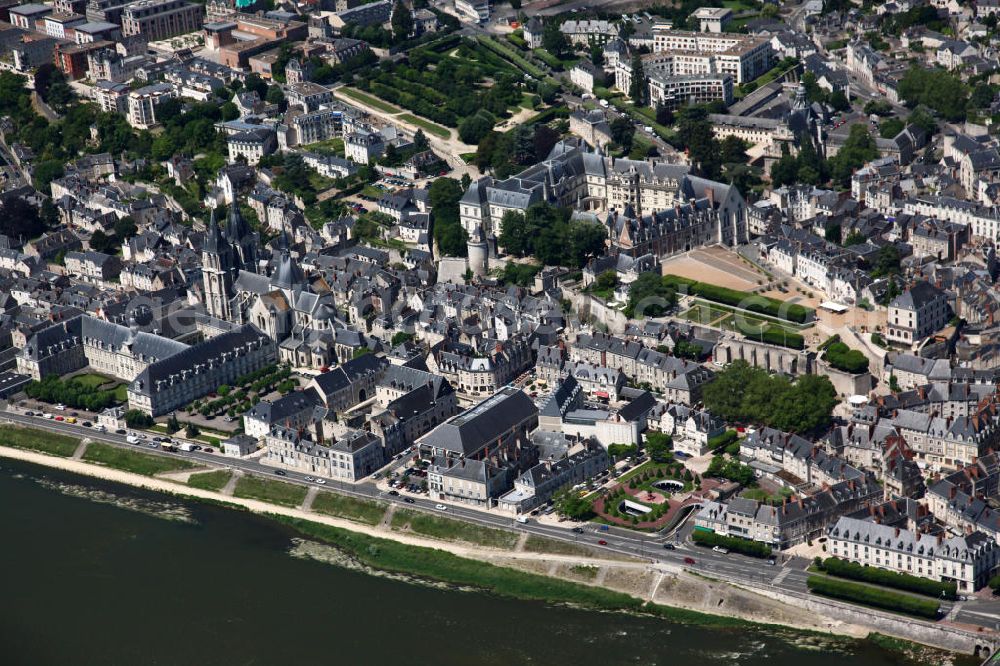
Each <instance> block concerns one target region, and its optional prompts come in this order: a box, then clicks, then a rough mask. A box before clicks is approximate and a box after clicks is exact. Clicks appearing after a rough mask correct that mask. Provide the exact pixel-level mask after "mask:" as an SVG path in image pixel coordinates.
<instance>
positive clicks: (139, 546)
mask: <svg viewBox="0 0 1000 666" xmlns="http://www.w3.org/2000/svg"><path fill="white" fill-rule="evenodd" d="M0 516H2V519H0V528H2V532H0V534H2V537H0V582H2V587H0V599H2V603H0V664H3V665H5V666H15V665H18V666H19V665H21V664H25V665H30V666H47V665H49V664H52V665H55V664H72V665H86V664H100V665H102V666H111V665H115V664H123V665H128V666H137V665H145V664H151V665H153V664H171V665H172V664H182V665H184V666H195V665H203V664H205V665H207V664H226V665H242V664H246V665H251V664H252V665H270V664H276V665H286V664H289V665H297V664H306V663H309V664H338V665H353V664H405V665H407V666H409V665H411V664H434V665H442V666H450V665H452V664H455V665H459V664H461V665H465V664H486V665H492V664H497V665H504V666H508V665H514V664H543V665H546V666H563V665H566V666H571V665H572V666H579V665H583V664H601V665H606V664H650V665H652V664H663V665H667V664H669V665H670V666H687V665H689V664H690V665H695V664H697V665H699V666H700V665H710V664H727V665H741V666H742V665H745V666H751V665H758V664H767V665H768V666H827V665H829V666H834V665H836V666H844V665H845V664H849V665H850V666H883V665H886V664H900V663H903V661H902V659H901V658H900V657H898V656H897V655H894V654H892V653H889V652H886V651H883V650H882V649H880V648H878V647H876V646H874V645H871V644H869V643H856V644H848V647H844V646H843V644H838V645H834V646H831V645H822V646H815V645H812V646H804V645H803V641H800V640H796V639H795V638H794V637H785V638H782V637H776V636H774V635H773V633H771V632H764V631H747V630H745V629H743V630H731V629H717V628H702V627H692V626H683V625H676V624H672V623H670V622H668V621H664V620H659V619H652V618H643V617H633V616H628V615H624V614H617V613H601V612H594V611H584V610H578V609H572V608H565V607H557V606H551V605H547V604H543V603H536V602H525V601H516V600H508V599H498V598H495V597H493V596H489V595H486V594H479V593H474V592H459V591H453V590H450V589H437V588H435V587H431V586H427V585H421V584H414V583H407V582H401V581H397V580H389V579H386V578H379V577H374V576H370V575H367V574H364V573H359V572H356V571H352V570H348V569H344V568H340V567H337V566H334V565H331V564H326V563H322V562H316V561H312V560H305V559H299V558H295V557H293V556H291V555H290V554H289V553H290V550H291V548H292V543H293V534H292V533H291V532H290V531H289V530H288V529H287V528H285V527H284V526H281V525H276V524H274V523H272V522H270V521H268V520H266V519H264V518H262V517H258V516H254V515H252V514H248V513H243V512H236V511H231V510H228V509H225V508H222V507H217V506H212V505H204V504H200V503H196V502H187V501H181V500H177V499H174V498H171V497H166V496H163V495H159V494H155V493H150V492H145V491H141V490H137V489H133V488H129V487H125V486H119V485H117V484H111V483H105V482H101V481H96V480H93V479H86V478H83V477H78V476H75V475H70V474H65V473H62V472H58V471H54V470H49V469H46V468H40V467H35V466H31V465H27V464H22V463H19V462H15V461H11V460H6V459H0Z"/></svg>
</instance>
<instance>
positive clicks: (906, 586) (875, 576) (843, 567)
mask: <svg viewBox="0 0 1000 666" xmlns="http://www.w3.org/2000/svg"><path fill="white" fill-rule="evenodd" d="M822 567H823V571H825V572H826V573H828V574H830V575H831V576H837V577H838V578H850V579H852V580H860V581H862V582H865V583H874V584H876V585H885V586H886V587H894V588H896V589H897V590H906V591H907V592H916V593H917V594H923V595H926V596H928V597H935V598H940V597H942V596H944V597H946V598H948V599H954V598H955V594H956V593H957V591H958V588H957V586H956V585H955V583H941V582H938V581H936V580H931V579H929V578H921V577H919V576H911V575H909V574H904V573H896V572H893V571H886V570H884V569H876V568H874V567H866V566H862V565H860V564H857V563H856V562H849V561H847V560H842V559H839V558H836V557H828V558H826V560H824V561H823V564H822Z"/></svg>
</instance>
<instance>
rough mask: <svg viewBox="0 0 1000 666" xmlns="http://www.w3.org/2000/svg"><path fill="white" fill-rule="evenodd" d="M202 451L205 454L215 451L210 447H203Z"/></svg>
mask: <svg viewBox="0 0 1000 666" xmlns="http://www.w3.org/2000/svg"><path fill="white" fill-rule="evenodd" d="M202 451H204V452H205V453H215V449H213V448H212V447H211V446H206V447H204V448H203V449H202Z"/></svg>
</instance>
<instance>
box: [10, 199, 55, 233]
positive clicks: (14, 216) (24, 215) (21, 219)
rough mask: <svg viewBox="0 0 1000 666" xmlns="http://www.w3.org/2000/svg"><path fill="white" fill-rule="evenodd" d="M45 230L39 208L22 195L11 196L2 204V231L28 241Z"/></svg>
mask: <svg viewBox="0 0 1000 666" xmlns="http://www.w3.org/2000/svg"><path fill="white" fill-rule="evenodd" d="M43 231H45V227H44V225H42V220H41V218H40V217H39V215H38V209H37V208H35V207H34V206H32V205H31V204H29V203H28V202H27V201H25V200H24V199H22V198H21V197H11V198H10V199H8V200H7V203H5V204H3V206H0V233H3V234H4V235H6V236H10V237H11V238H14V239H21V240H24V241H27V240H29V239H32V238H35V237H36V236H40V235H41V234H42V232H43Z"/></svg>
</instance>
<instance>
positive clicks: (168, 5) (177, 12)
mask: <svg viewBox="0 0 1000 666" xmlns="http://www.w3.org/2000/svg"><path fill="white" fill-rule="evenodd" d="M202 18H203V15H202V7H201V5H198V4H194V3H189V2H185V1H184V0H139V2H134V3H132V4H130V5H128V6H126V7H125V10H124V11H123V12H122V33H123V34H124V35H125V36H126V37H127V36H129V35H142V36H143V37H145V38H146V40H147V41H150V42H152V41H157V40H160V39H168V38H170V37H173V36H175V35H183V34H185V33H188V32H194V31H195V30H200V29H201V24H202Z"/></svg>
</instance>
